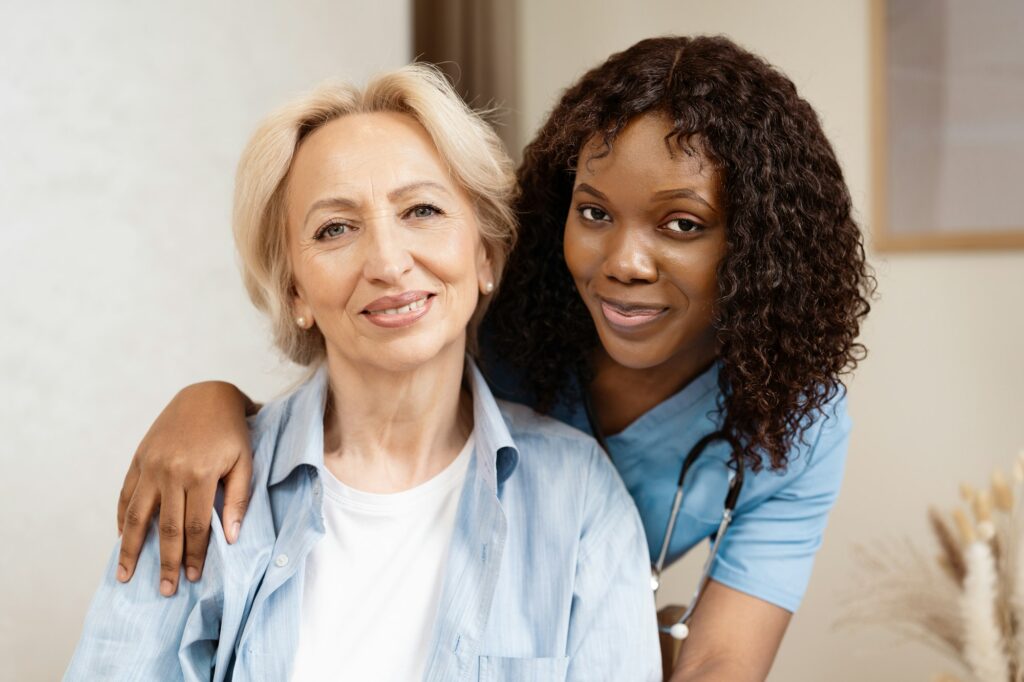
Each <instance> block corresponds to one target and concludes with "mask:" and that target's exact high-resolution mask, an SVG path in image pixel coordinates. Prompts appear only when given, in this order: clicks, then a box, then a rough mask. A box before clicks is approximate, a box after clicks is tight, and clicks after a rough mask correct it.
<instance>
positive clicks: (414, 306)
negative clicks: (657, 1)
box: [364, 296, 430, 315]
mask: <svg viewBox="0 0 1024 682" xmlns="http://www.w3.org/2000/svg"><path fill="white" fill-rule="evenodd" d="M428 298H430V296H424V297H423V298H420V299H417V300H415V301H413V302H412V303H407V304H405V305H403V306H402V307H400V308H384V309H383V310H372V311H371V310H367V311H364V312H365V313H366V314H367V315H404V314H405V313H409V312H412V311H413V310H419V309H420V308H422V307H423V306H425V305H427V299H428Z"/></svg>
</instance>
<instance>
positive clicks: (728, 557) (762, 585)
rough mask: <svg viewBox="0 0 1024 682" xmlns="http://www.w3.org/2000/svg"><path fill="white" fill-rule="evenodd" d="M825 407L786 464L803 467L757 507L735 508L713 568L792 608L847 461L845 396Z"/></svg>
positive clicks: (725, 579) (732, 582)
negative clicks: (807, 442) (806, 445)
mask: <svg viewBox="0 0 1024 682" xmlns="http://www.w3.org/2000/svg"><path fill="white" fill-rule="evenodd" d="M825 410H826V414H828V418H825V417H819V420H824V423H822V424H821V427H820V428H819V429H818V434H817V440H816V441H813V446H812V448H810V450H806V449H805V450H803V452H802V453H801V454H800V456H799V458H797V459H795V460H794V461H793V462H792V463H791V464H790V466H791V467H793V468H796V467H802V468H803V470H802V471H795V472H790V475H792V476H793V479H792V481H790V482H788V483H787V484H786V485H784V486H783V487H782V488H780V489H779V490H777V491H775V492H774V493H773V494H772V495H771V496H770V497H768V498H767V499H765V500H764V501H763V502H761V503H760V504H758V505H757V506H756V507H754V508H752V509H746V510H742V511H738V512H737V515H736V517H735V519H734V520H733V522H732V525H731V526H730V527H729V529H728V530H727V531H726V533H725V537H724V538H723V539H722V544H721V546H720V548H719V553H718V557H717V558H716V560H715V563H714V566H713V567H712V570H711V577H712V578H713V579H714V580H716V581H717V582H719V583H722V584H723V585H726V586H727V587H731V588H733V589H735V590H739V591H740V592H744V593H746V594H749V595H751V596H754V597H757V598H759V599H763V600H764V601H767V602H769V603H772V604H775V605H776V606H780V607H782V608H784V609H786V610H787V611H790V612H793V611H796V609H797V607H798V606H799V605H800V601H801V599H802V598H803V595H804V591H805V590H806V589H807V583H808V581H809V580H810V577H811V568H812V566H813V564H814V555H815V553H816V552H817V551H818V547H820V546H821V540H822V535H823V534H824V531H825V525H826V523H827V521H828V514H829V511H830V510H831V509H832V505H833V504H834V503H835V500H836V497H837V496H838V494H839V485H840V483H841V482H842V478H843V469H844V466H845V463H846V450H847V445H848V444H849V436H850V419H849V417H848V416H847V414H846V399H845V396H843V397H840V398H838V399H837V400H836V401H834V402H833V403H831V404H830V405H828V406H826V408H825ZM801 460H803V461H801ZM747 475H748V477H749V476H750V474H749V473H748V474H747ZM759 475H762V476H763V475H767V476H772V475H774V474H772V473H771V472H767V471H762V472H761V473H760V474H759Z"/></svg>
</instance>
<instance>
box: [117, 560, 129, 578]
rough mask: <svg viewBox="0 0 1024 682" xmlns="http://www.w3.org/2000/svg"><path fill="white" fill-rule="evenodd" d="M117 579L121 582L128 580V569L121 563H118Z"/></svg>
mask: <svg viewBox="0 0 1024 682" xmlns="http://www.w3.org/2000/svg"><path fill="white" fill-rule="evenodd" d="M117 579H118V580H120V581H121V582H124V581H125V580H128V569H127V568H125V567H124V566H122V565H121V564H118V565H117Z"/></svg>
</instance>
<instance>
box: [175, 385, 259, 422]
mask: <svg viewBox="0 0 1024 682" xmlns="http://www.w3.org/2000/svg"><path fill="white" fill-rule="evenodd" d="M182 394H196V395H201V396H202V399H204V400H214V401H217V403H218V404H220V405H231V404H235V405H238V406H239V407H241V408H242V410H243V411H244V412H245V416H246V417H251V416H253V415H254V414H256V413H257V412H259V411H260V408H262V407H263V405H262V404H260V403H257V402H253V400H252V398H250V397H249V396H248V395H246V394H245V393H243V392H242V389H240V388H238V387H237V386H235V385H234V384H231V383H228V382H226V381H216V380H211V381H200V382H197V383H194V384H189V385H188V386H186V387H185V388H183V389H181V391H179V395H182Z"/></svg>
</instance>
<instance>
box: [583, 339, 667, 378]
mask: <svg viewBox="0 0 1024 682" xmlns="http://www.w3.org/2000/svg"><path fill="white" fill-rule="evenodd" d="M598 336H599V338H600V339H601V345H602V346H603V347H604V350H605V352H606V353H607V354H608V357H610V358H611V359H612V360H614V361H615V363H616V364H618V365H621V366H623V367H626V368H628V369H652V368H654V367H658V366H660V365H663V364H665V363H666V362H668V361H669V360H671V358H672V355H671V354H669V353H663V352H660V350H659V349H658V348H656V347H653V346H656V345H657V344H653V343H651V340H650V339H645V340H642V341H625V340H623V339H620V338H617V337H616V336H614V335H611V334H608V333H607V332H606V333H605V334H601V333H600V332H599V333H598Z"/></svg>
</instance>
